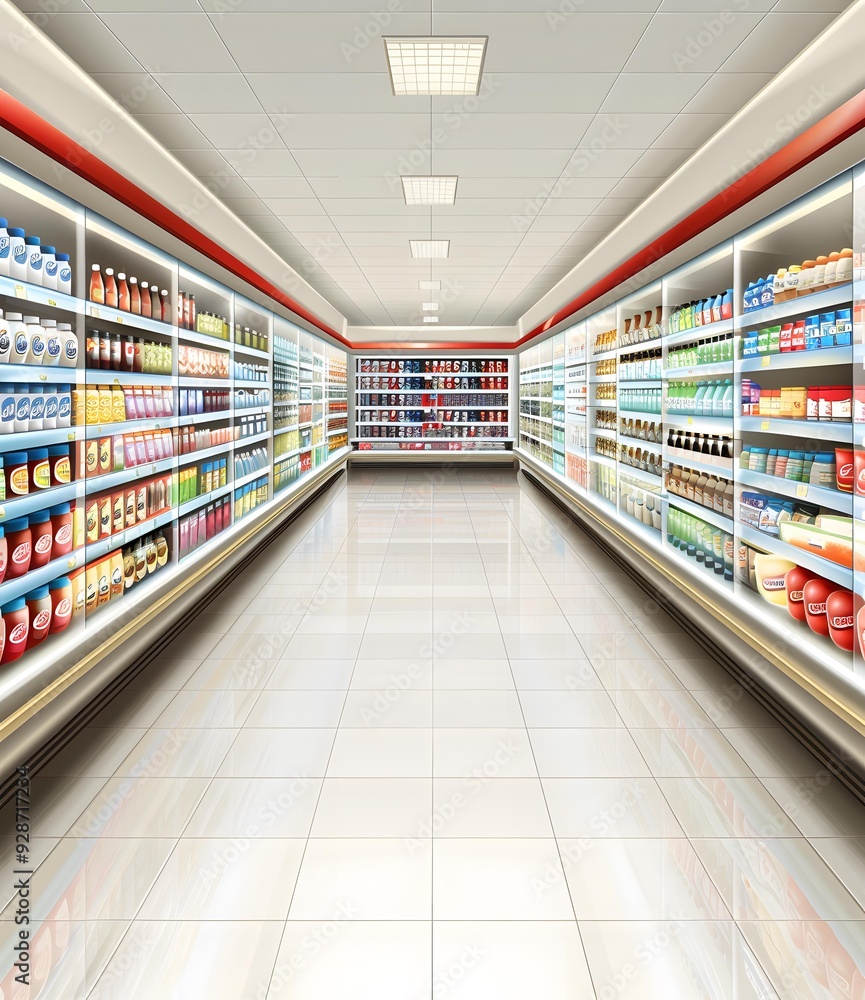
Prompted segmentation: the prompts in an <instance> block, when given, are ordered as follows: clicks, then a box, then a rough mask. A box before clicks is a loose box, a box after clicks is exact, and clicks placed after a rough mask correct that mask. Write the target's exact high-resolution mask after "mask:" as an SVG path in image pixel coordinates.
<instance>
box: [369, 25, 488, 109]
mask: <svg viewBox="0 0 865 1000" xmlns="http://www.w3.org/2000/svg"><path fill="white" fill-rule="evenodd" d="M486 48H487V39H486V36H484V35H479V36H475V37H470V38H448V37H439V38H435V37H430V36H426V37H417V38H411V37H404V38H403V37H395V38H385V39H384V51H385V54H386V55H387V68H388V72H389V73H390V84H391V88H392V89H393V92H394V95H395V96H396V97H414V96H420V95H445V96H448V97H457V96H462V97H466V96H469V95H472V94H474V95H475V96H476V95H477V93H478V91H479V89H480V85H481V70H482V68H483V64H484V55H485V53H486Z"/></svg>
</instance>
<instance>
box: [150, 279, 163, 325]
mask: <svg viewBox="0 0 865 1000" xmlns="http://www.w3.org/2000/svg"><path fill="white" fill-rule="evenodd" d="M150 315H151V317H152V318H153V319H159V320H161V319H164V317H163V315H162V303H161V301H160V299H159V289H158V288H157V287H156V285H151V286H150Z"/></svg>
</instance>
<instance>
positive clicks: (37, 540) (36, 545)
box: [29, 510, 54, 569]
mask: <svg viewBox="0 0 865 1000" xmlns="http://www.w3.org/2000/svg"><path fill="white" fill-rule="evenodd" d="M29 521H30V540H31V544H32V553H31V557H30V569H38V567H40V566H44V565H45V564H46V563H48V562H50V560H51V549H52V548H53V546H54V532H53V531H52V528H51V515H50V514H49V513H48V511H47V510H43V511H40V512H39V513H36V514H31V515H30V517H29Z"/></svg>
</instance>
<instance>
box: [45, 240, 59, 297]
mask: <svg viewBox="0 0 865 1000" xmlns="http://www.w3.org/2000/svg"><path fill="white" fill-rule="evenodd" d="M56 252H57V251H56V249H55V248H54V247H49V246H44V247H42V287H43V288H57V258H56V257H55V256H54V254H55V253H56Z"/></svg>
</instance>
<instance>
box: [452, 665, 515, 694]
mask: <svg viewBox="0 0 865 1000" xmlns="http://www.w3.org/2000/svg"><path fill="white" fill-rule="evenodd" d="M433 685H434V687H435V688H436V689H437V690H451V691H459V690H478V691H480V690H485V691H487V690H492V691H496V690H499V691H513V690H514V678H513V675H512V673H511V667H510V664H509V663H508V661H507V660H504V659H502V660H480V659H478V660H443V659H438V660H436V661H435V666H434V668H433Z"/></svg>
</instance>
